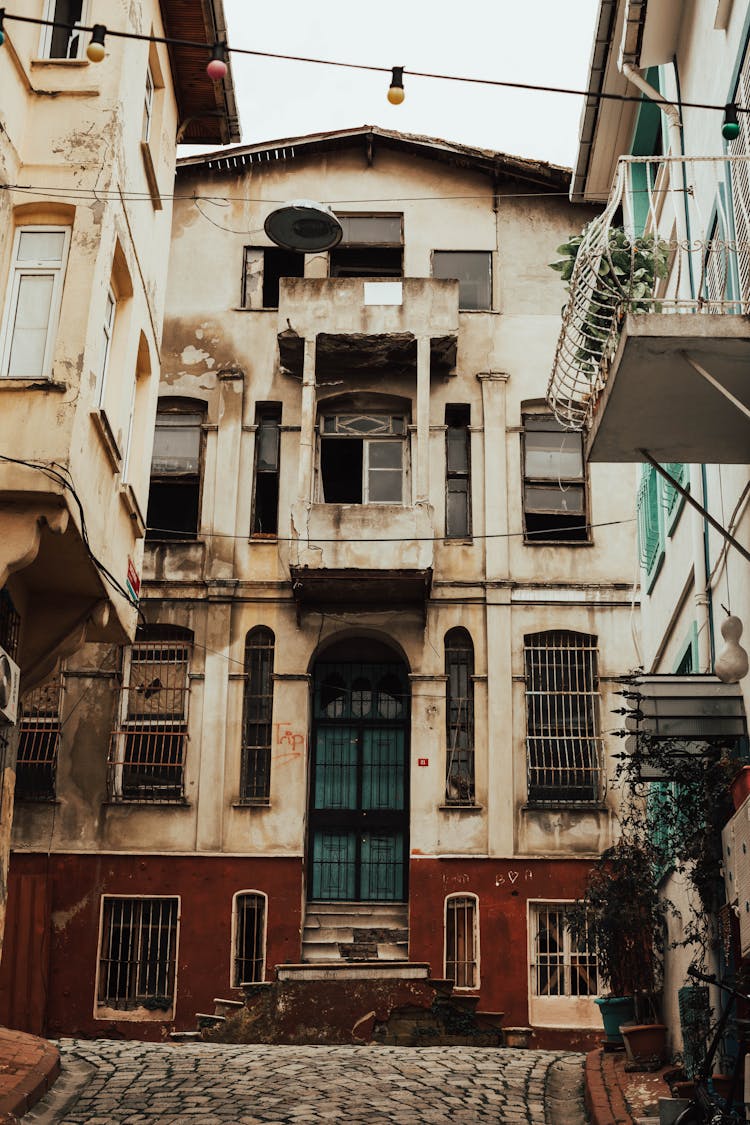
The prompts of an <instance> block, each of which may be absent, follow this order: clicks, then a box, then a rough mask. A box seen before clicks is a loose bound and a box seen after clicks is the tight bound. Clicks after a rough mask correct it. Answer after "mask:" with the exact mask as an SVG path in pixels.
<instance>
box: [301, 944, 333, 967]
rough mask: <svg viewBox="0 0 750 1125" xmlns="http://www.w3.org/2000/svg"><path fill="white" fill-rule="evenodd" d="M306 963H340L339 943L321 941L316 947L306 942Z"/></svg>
mask: <svg viewBox="0 0 750 1125" xmlns="http://www.w3.org/2000/svg"><path fill="white" fill-rule="evenodd" d="M302 956H303V958H304V960H305V961H309V962H313V961H340V960H341V952H340V950H339V945H338V942H337V941H321V942H318V943H316V944H315V945H310V944H308V943H307V942H305V943H304V944H303V946H302Z"/></svg>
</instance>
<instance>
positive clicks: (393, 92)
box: [388, 86, 406, 105]
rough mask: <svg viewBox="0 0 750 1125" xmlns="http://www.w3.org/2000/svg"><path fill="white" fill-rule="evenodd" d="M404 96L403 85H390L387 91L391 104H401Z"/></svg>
mask: <svg viewBox="0 0 750 1125" xmlns="http://www.w3.org/2000/svg"><path fill="white" fill-rule="evenodd" d="M405 96H406V95H405V94H404V88H403V86H391V88H390V90H389V91H388V101H389V102H390V103H391V105H401V103H402V101H403V100H404V97H405Z"/></svg>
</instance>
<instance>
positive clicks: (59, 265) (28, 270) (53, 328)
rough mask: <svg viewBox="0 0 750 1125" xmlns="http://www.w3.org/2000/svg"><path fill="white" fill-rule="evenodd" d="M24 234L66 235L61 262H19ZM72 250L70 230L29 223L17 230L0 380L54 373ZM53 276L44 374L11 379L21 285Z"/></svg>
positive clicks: (28, 374)
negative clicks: (64, 292)
mask: <svg viewBox="0 0 750 1125" xmlns="http://www.w3.org/2000/svg"><path fill="white" fill-rule="evenodd" d="M24 234H64V236H65V238H64V241H63V248H62V252H61V254H60V258H59V260H58V259H53V260H49V259H43V258H37V259H28V260H24V261H19V259H18V252H19V249H20V246H21V236H22V235H24ZM69 249H70V227H69V226H49V225H46V224H37V223H30V224H28V225H25V226H21V227H17V228H16V233H15V236H14V239H13V257H12V264H11V270H10V275H9V278H8V296H7V298H6V302H5V312H4V314H3V327H2V361H1V363H0V376H1V377H3V378H6V379H7V378H11V379H24V378H29V379H49V378H50V377H51V373H52V355H53V352H54V347H55V341H56V339H57V328H58V325H59V323H60V306H61V304H62V291H63V282H64V280H65V270H66V266H67V263H68V251H69ZM50 274H51V275H53V281H52V297H51V299H50V308H49V319H48V321H47V337H46V340H45V344H44V355H43V358H42V369H41V371H31V372H24V374H23V375H9V374H8V368H9V366H10V357H11V351H12V348H13V335H14V331H15V318H16V309H17V304H18V295H19V291H20V288H21V282H22V280H23V278H25V277H47V276H49V275H50Z"/></svg>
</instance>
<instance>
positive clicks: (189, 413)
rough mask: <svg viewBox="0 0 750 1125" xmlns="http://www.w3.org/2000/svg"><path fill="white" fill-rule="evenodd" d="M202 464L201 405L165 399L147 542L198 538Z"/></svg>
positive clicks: (158, 431)
mask: <svg viewBox="0 0 750 1125" xmlns="http://www.w3.org/2000/svg"><path fill="white" fill-rule="evenodd" d="M202 460H203V407H202V403H199V402H196V401H194V400H190V399H181V400H178V401H175V402H169V401H168V400H166V401H165V400H164V399H162V401H161V402H160V405H159V410H158V412H157V415H156V427H155V430H154V452H153V456H152V459H151V485H150V489H149V496H148V515H147V518H146V522H147V524H148V527H147V529H146V538H147V539H149V540H152V541H154V540H185V539H196V538H197V535H198V524H199V518H200V493H201V467H202Z"/></svg>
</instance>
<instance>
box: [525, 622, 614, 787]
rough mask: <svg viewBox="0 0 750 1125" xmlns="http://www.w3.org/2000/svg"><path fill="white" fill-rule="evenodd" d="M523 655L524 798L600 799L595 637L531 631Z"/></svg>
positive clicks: (600, 778)
mask: <svg viewBox="0 0 750 1125" xmlns="http://www.w3.org/2000/svg"><path fill="white" fill-rule="evenodd" d="M524 657H525V673H526V762H527V771H528V797H529V801H530V802H531V803H537V802H540V803H545V802H565V803H571V802H572V803H575V804H586V803H591V802H595V801H599V800H601V798H602V781H603V777H602V775H603V770H602V739H601V737H600V732H599V679H598V673H597V645H596V637H592V636H588V635H587V634H585V633H573V632H567V631H563V630H560V631H551V632H544V633H531V634H528V635H527V636H526V637H525V638H524Z"/></svg>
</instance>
